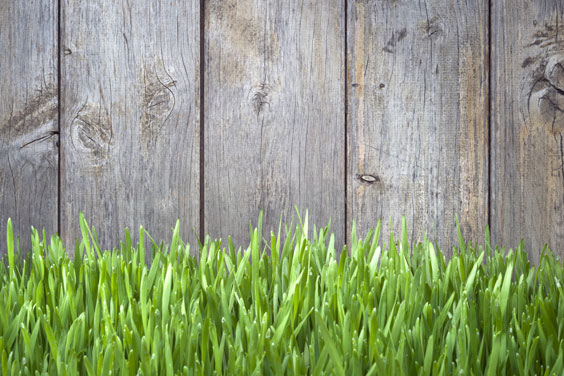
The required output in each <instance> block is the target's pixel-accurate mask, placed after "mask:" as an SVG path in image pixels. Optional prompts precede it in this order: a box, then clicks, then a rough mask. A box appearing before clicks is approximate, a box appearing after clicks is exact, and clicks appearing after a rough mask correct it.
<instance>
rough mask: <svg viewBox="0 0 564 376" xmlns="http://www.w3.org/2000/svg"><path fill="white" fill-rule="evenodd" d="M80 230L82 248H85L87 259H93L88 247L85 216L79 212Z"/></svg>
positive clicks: (88, 240) (88, 239) (88, 238)
mask: <svg viewBox="0 0 564 376" xmlns="http://www.w3.org/2000/svg"><path fill="white" fill-rule="evenodd" d="M79 217H80V232H81V234H82V243H83V244H84V248H86V255H87V256H88V260H89V261H91V260H94V258H93V257H92V251H91V249H90V237H89V236H88V224H87V223H86V218H84V213H82V212H80V215H79Z"/></svg>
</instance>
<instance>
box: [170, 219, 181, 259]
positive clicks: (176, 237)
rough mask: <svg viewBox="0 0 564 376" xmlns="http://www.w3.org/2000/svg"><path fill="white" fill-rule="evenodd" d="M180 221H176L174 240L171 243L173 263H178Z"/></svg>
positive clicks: (173, 233) (173, 232)
mask: <svg viewBox="0 0 564 376" xmlns="http://www.w3.org/2000/svg"><path fill="white" fill-rule="evenodd" d="M179 238H180V220H179V219H177V220H176V225H175V226H174V230H173V231H172V240H171V242H170V258H171V260H173V261H177V260H178V257H177V250H178V245H179V244H180V241H179Z"/></svg>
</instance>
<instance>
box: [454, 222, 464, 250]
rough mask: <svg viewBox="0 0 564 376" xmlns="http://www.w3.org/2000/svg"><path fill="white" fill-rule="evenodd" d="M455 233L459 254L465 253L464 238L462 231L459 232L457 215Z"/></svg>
mask: <svg viewBox="0 0 564 376" xmlns="http://www.w3.org/2000/svg"><path fill="white" fill-rule="evenodd" d="M456 233H457V234H458V246H459V247H460V252H461V253H466V243H464V238H463V237H462V231H461V230H460V222H459V221H458V215H457V216H456Z"/></svg>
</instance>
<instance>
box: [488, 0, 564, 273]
mask: <svg viewBox="0 0 564 376" xmlns="http://www.w3.org/2000/svg"><path fill="white" fill-rule="evenodd" d="M492 5H493V8H492V68H491V72H492V93H493V95H492V102H491V110H492V124H491V126H492V151H491V152H492V154H491V160H492V166H491V167H492V170H491V172H492V175H491V190H492V228H493V234H494V235H495V240H496V241H497V242H498V243H500V244H503V245H505V246H507V247H510V246H511V247H515V246H517V244H518V242H519V241H520V239H521V237H524V238H525V245H526V247H527V250H528V251H529V254H530V255H531V256H532V259H533V261H534V262H538V260H539V258H540V254H541V251H542V248H543V246H544V244H545V243H546V242H548V243H549V245H550V247H551V248H552V249H553V250H554V251H555V252H556V253H559V254H560V255H564V146H563V135H564V27H563V25H562V24H563V23H564V4H563V3H562V2H561V1H559V0H551V1H548V0H536V1H525V0H516V1H514V0H511V1H508V0H502V1H494V2H492Z"/></svg>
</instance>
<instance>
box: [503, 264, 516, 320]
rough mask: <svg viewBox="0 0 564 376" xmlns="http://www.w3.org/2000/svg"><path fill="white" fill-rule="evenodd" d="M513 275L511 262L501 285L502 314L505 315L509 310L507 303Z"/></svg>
mask: <svg viewBox="0 0 564 376" xmlns="http://www.w3.org/2000/svg"><path fill="white" fill-rule="evenodd" d="M512 276H513V263H509V265H508V266H507V269H506V271H505V277H504V278H503V284H502V285H501V297H500V300H501V302H500V305H501V316H502V317H505V313H506V312H507V303H508V302H509V290H510V288H511V277H512Z"/></svg>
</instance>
